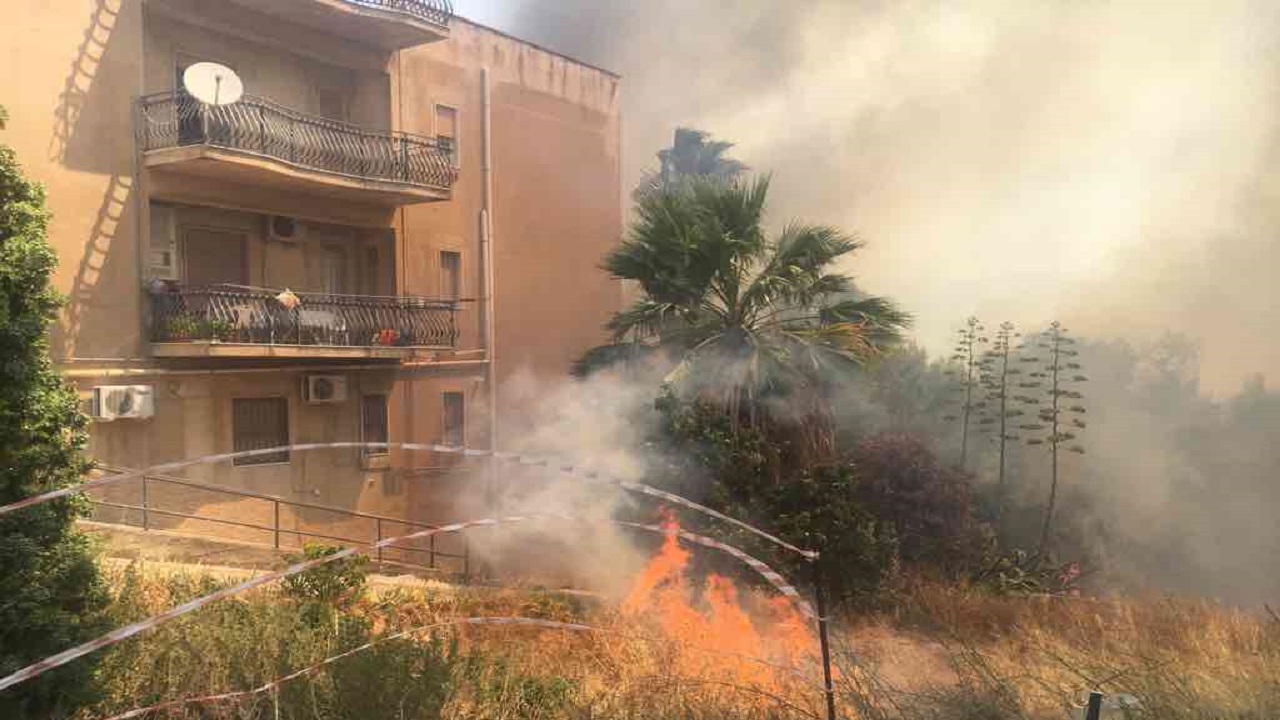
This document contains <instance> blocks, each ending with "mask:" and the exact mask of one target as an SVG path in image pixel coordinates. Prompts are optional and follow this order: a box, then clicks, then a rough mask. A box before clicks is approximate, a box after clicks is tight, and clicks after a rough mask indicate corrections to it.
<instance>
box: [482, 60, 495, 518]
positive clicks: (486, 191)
mask: <svg viewBox="0 0 1280 720" xmlns="http://www.w3.org/2000/svg"><path fill="white" fill-rule="evenodd" d="M480 82H481V85H482V86H483V92H484V95H483V100H482V104H481V105H482V111H481V122H482V123H483V125H484V129H483V143H484V148H483V159H482V160H481V162H482V163H483V165H482V166H481V175H482V177H483V181H482V185H483V196H482V201H481V209H480V264H481V274H482V275H483V282H484V291H483V292H482V293H481V296H482V297H483V298H484V302H483V303H482V304H481V308H482V309H483V312H482V313H481V316H480V318H481V324H482V332H483V333H484V349H485V355H486V357H487V359H488V360H489V363H488V365H487V366H486V367H485V390H486V393H485V395H486V399H487V401H488V412H489V450H490V451H494V452H496V451H497V450H498V381H497V377H498V353H497V343H496V341H495V338H496V336H497V333H496V332H495V327H496V326H497V309H496V305H497V302H496V301H497V292H496V288H495V287H494V279H493V278H494V272H493V266H494V257H493V96H492V94H491V92H490V86H489V68H487V67H485V68H481V70H480ZM493 470H494V469H493V462H492V461H490V462H489V472H488V475H489V478H488V482H487V483H486V494H487V495H488V497H487V498H486V500H487V501H488V504H489V505H490V506H492V504H493V500H494V482H493Z"/></svg>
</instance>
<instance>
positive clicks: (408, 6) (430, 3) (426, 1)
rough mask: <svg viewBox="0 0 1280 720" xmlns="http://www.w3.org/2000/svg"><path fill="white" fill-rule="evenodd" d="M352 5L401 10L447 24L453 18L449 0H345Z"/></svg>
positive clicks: (434, 22) (440, 23) (419, 18)
mask: <svg viewBox="0 0 1280 720" xmlns="http://www.w3.org/2000/svg"><path fill="white" fill-rule="evenodd" d="M347 2H350V3H351V4H353V5H364V6H365V7H371V8H376V9H379V10H393V11H396V12H401V13H404V14H406V15H409V16H411V17H414V18H416V19H418V20H423V21H426V22H429V23H433V24H435V25H443V26H447V25H448V24H449V21H450V20H452V19H453V3H451V2H449V0H347Z"/></svg>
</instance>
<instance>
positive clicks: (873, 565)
mask: <svg viewBox="0 0 1280 720" xmlns="http://www.w3.org/2000/svg"><path fill="white" fill-rule="evenodd" d="M658 407H659V410H660V411H661V413H662V417H663V425H662V435H661V438H660V440H659V441H658V444H659V445H660V447H661V449H662V450H663V451H664V452H663V453H662V455H663V457H665V458H666V459H667V460H666V462H667V466H666V467H665V468H664V472H663V473H662V475H663V477H664V478H665V479H666V483H665V484H666V485H667V486H668V487H671V488H672V489H673V490H674V491H675V492H678V493H680V494H682V495H686V496H689V497H695V498H701V499H702V500H703V501H704V502H706V503H707V504H708V505H709V506H711V507H712V508H714V509H716V510H719V511H721V512H724V513H726V514H728V515H730V516H733V517H738V518H743V519H747V520H749V521H753V522H755V523H757V524H759V525H761V526H762V527H764V528H766V529H768V530H769V531H770V532H773V533H775V534H777V535H778V536H779V537H781V538H782V539H784V540H786V541H787V542H790V543H792V544H795V545H797V546H800V547H805V548H813V549H817V550H819V551H820V552H821V557H820V560H819V562H818V566H817V570H818V571H819V572H820V573H821V576H822V577H823V578H824V581H825V584H826V586H827V587H828V589H829V590H830V591H831V592H832V594H833V597H834V598H835V599H837V600H843V601H854V600H857V599H859V598H866V597H868V596H869V595H871V594H873V593H874V592H875V591H876V590H877V589H878V588H879V587H880V584H881V582H882V581H883V580H884V578H885V577H886V575H887V574H888V573H889V571H890V569H891V568H892V565H893V561H894V557H895V555H896V545H897V541H896V538H895V536H894V532H893V528H892V527H891V526H890V525H889V524H886V523H882V522H879V520H878V518H876V517H875V516H874V515H873V514H871V513H869V512H868V511H867V508H866V507H865V506H864V505H863V503H862V501H861V499H860V497H859V487H860V485H861V483H860V480H859V476H858V474H857V472H856V471H855V469H854V468H852V467H850V466H848V465H831V466H819V467H813V468H806V469H800V470H793V471H791V472H790V473H788V474H786V475H784V476H783V478H782V479H781V481H779V480H777V479H775V478H776V477H777V476H776V475H775V470H776V469H777V464H776V460H777V453H778V448H777V447H776V445H775V444H773V443H771V442H769V441H768V440H766V439H765V438H764V436H763V435H761V433H760V432H758V431H756V430H753V429H748V428H741V427H739V428H736V429H735V428H733V427H732V426H731V425H730V422H729V419H728V417H727V416H726V415H725V414H724V413H722V412H720V411H719V410H717V409H716V408H714V407H711V406H708V405H703V404H699V403H684V402H681V401H679V400H677V399H675V398H674V397H672V396H670V395H666V396H664V397H663V398H662V399H661V400H660V401H659V404H658ZM701 523H702V521H700V520H693V524H694V525H698V524H701ZM715 534H716V535H718V536H721V537H727V538H728V539H729V541H730V542H732V543H734V544H735V545H737V546H738V547H741V548H742V549H744V550H746V551H747V552H749V553H751V554H753V555H755V556H757V557H759V558H761V559H765V560H771V561H772V562H774V563H777V564H778V566H779V569H781V570H785V571H786V572H787V574H788V576H789V577H790V578H791V579H792V581H793V582H795V583H796V584H799V585H805V584H808V582H809V581H810V579H811V578H812V577H813V575H812V573H813V571H814V568H813V567H812V566H811V565H810V563H809V562H808V561H805V560H803V559H802V558H799V557H798V556H796V555H794V554H791V553H787V554H783V555H778V554H777V553H776V548H775V547H774V546H772V545H770V544H767V543H765V542H763V541H761V540H760V539H759V538H757V537H756V536H754V535H751V534H749V533H746V532H744V531H740V530H738V529H736V528H731V527H730V528H724V527H717V528H716V531H715Z"/></svg>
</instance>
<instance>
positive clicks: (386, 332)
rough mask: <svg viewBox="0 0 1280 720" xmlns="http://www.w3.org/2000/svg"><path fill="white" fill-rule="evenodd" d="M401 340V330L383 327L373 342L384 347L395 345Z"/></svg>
mask: <svg viewBox="0 0 1280 720" xmlns="http://www.w3.org/2000/svg"><path fill="white" fill-rule="evenodd" d="M399 340H400V332H399V331H397V330H392V329H390V328H383V329H382V330H379V331H378V332H377V334H375V335H374V336H373V344H374V345H382V346H384V347H393V346H394V345H395V344H396V343H397V342H398V341H399Z"/></svg>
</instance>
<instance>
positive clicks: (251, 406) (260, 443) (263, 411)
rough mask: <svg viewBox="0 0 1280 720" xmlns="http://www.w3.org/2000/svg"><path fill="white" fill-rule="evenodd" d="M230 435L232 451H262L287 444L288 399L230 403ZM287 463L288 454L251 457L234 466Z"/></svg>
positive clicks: (249, 399) (239, 400)
mask: <svg viewBox="0 0 1280 720" xmlns="http://www.w3.org/2000/svg"><path fill="white" fill-rule="evenodd" d="M231 434H232V436H233V437H234V444H235V451H236V452H244V451H246V450H265V449H267V448H274V447H283V446H285V445H288V444H289V400H288V399H287V398H239V399H236V400H232V401H231ZM287 462H289V451H288V450H282V451H280V452H274V453H271V454H268V455H250V456H249V457H239V458H236V459H235V464H236V465H275V464H280V463H287Z"/></svg>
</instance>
